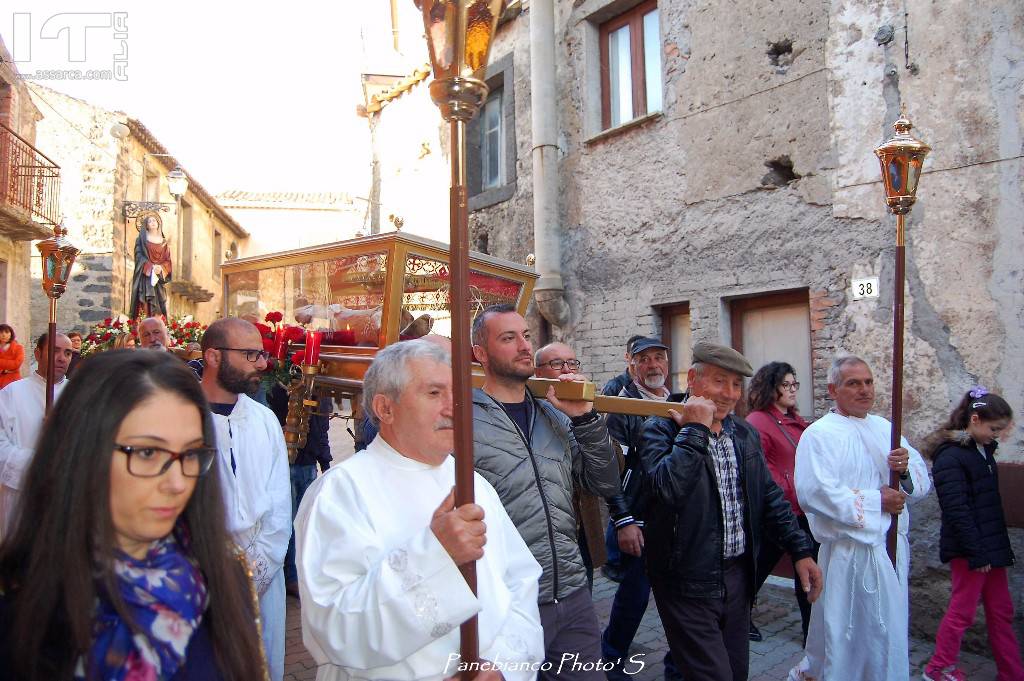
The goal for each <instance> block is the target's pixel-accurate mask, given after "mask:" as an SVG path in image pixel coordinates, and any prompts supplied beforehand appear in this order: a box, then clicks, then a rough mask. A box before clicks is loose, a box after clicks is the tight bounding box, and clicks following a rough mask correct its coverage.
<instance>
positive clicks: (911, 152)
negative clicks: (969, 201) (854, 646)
mask: <svg viewBox="0 0 1024 681" xmlns="http://www.w3.org/2000/svg"><path fill="white" fill-rule="evenodd" d="M892 127H893V128H894V129H895V130H896V134H895V135H894V136H893V137H891V138H889V139H888V140H886V142H885V143H884V144H882V145H881V146H880V147H878V148H877V149H875V155H876V156H878V161H879V163H880V164H881V166H882V182H883V183H884V184H885V203H886V204H887V205H888V206H889V210H890V211H891V212H892V213H893V214H895V215H896V272H895V275H894V282H893V305H892V316H893V319H892V322H893V323H892V327H893V336H892V431H891V440H890V444H891V446H890V449H897V448H899V446H900V440H901V437H902V433H901V430H902V422H903V291H904V286H905V279H906V275H905V271H906V260H907V252H906V243H905V240H904V220H905V218H906V215H907V213H909V212H910V209H911V208H912V207H913V205H914V202H915V201H916V200H917V182H918V180H919V179H920V178H921V168H922V167H923V166H924V159H925V157H926V156H927V155H928V152H929V151H931V150H932V148H931V147H929V146H928V145H927V144H925V143H924V142H922V141H921V140H919V139H916V138H914V137H913V136H912V135H911V134H910V129H911V128H912V127H913V126H912V125H911V124H910V121H909V120H908V119H907V116H906V113H905V112H901V113H900V117H899V120H897V121H896V122H895V123H893V126H892ZM889 486H890V487H891V488H893V489H894V490H899V488H900V477H899V474H897V473H896V472H895V471H890V472H889ZM898 525H899V516H898V514H895V513H894V514H893V516H892V524H891V525H890V526H889V532H888V534H887V535H886V541H885V548H886V551H887V552H888V554H889V560H891V561H892V565H893V568H895V567H896V539H897V534H898V529H899V528H898Z"/></svg>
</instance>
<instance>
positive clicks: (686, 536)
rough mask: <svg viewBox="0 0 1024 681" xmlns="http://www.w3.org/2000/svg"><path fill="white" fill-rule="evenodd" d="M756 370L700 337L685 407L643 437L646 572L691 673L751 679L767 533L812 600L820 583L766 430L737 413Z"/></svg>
mask: <svg viewBox="0 0 1024 681" xmlns="http://www.w3.org/2000/svg"><path fill="white" fill-rule="evenodd" d="M751 374H753V371H752V370H751V367H750V363H749V362H747V360H746V358H744V357H743V355H741V354H740V353H738V352H736V351H735V350H733V349H732V348H729V347H725V346H723V345H716V344H713V343H706V342H703V343H697V344H696V345H694V347H693V363H692V365H691V366H690V370H689V371H688V372H687V384H688V386H689V392H688V393H686V394H684V395H682V396H681V397H680V398H674V399H681V400H682V404H681V405H680V408H679V410H678V411H676V410H672V411H670V413H671V414H672V418H660V417H652V418H650V419H648V421H647V423H646V424H645V426H644V431H643V441H642V443H641V445H640V458H641V462H642V464H643V468H644V471H645V473H646V475H647V476H648V483H649V484H648V487H649V489H650V492H651V498H650V500H649V502H648V511H647V515H646V520H647V526H646V528H645V531H644V534H645V538H646V545H645V552H646V558H647V571H648V575H649V577H650V581H651V588H652V590H653V592H654V600H655V603H657V606H658V613H659V614H660V615H661V621H662V623H663V624H664V627H665V635H666V638H668V642H669V650H670V651H671V653H672V658H673V659H674V660H675V663H676V666H677V667H679V671H681V672H682V674H683V677H684V678H686V679H687V681H741V680H745V679H746V678H747V671H748V666H749V648H748V646H749V642H748V640H747V634H748V631H749V628H750V600H751V597H752V595H753V592H752V590H751V584H752V583H753V582H754V580H755V578H756V575H755V574H754V573H755V570H756V569H757V568H756V565H755V563H756V561H754V560H753V556H756V555H757V552H758V550H759V548H760V544H761V542H762V541H763V539H764V536H765V534H767V536H768V537H770V538H771V539H772V540H774V541H775V542H776V543H777V544H779V546H782V547H783V548H784V549H786V551H787V552H788V553H789V554H790V555H791V556H792V557H793V561H794V563H795V565H796V572H797V575H798V576H799V577H800V581H801V583H802V585H803V588H804V590H805V591H806V592H807V594H808V600H810V601H811V602H813V601H814V600H816V599H817V597H818V594H819V593H820V592H821V586H822V577H821V571H820V570H819V569H818V566H817V565H816V564H815V563H814V560H813V559H812V558H811V542H810V540H809V539H808V538H807V535H806V534H804V531H803V530H802V529H800V526H799V525H798V524H797V520H796V516H794V515H793V510H792V508H791V507H790V505H789V502H787V501H786V499H785V497H784V496H783V493H782V489H781V488H780V487H779V486H778V485H777V484H775V481H774V480H773V479H772V476H771V475H770V474H769V472H768V467H767V464H766V463H765V460H764V455H763V453H762V452H761V438H760V436H759V435H758V433H757V431H756V430H755V429H754V428H753V427H752V426H750V425H749V424H748V423H747V422H746V421H744V420H743V419H741V418H739V417H738V416H736V415H735V414H733V413H732V411H733V408H734V407H735V406H736V402H737V401H739V399H740V396H741V395H742V392H743V377H744V376H750V375H751ZM670 399H673V398H670Z"/></svg>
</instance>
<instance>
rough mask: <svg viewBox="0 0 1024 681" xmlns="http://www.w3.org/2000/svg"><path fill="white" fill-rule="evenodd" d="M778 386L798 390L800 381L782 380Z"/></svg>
mask: <svg viewBox="0 0 1024 681" xmlns="http://www.w3.org/2000/svg"><path fill="white" fill-rule="evenodd" d="M779 387H780V388H782V389H783V390H799V389H800V381H793V382H792V383H790V382H789V381H783V382H782V383H780V384H779Z"/></svg>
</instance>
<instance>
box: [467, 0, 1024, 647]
mask: <svg viewBox="0 0 1024 681" xmlns="http://www.w3.org/2000/svg"><path fill="white" fill-rule="evenodd" d="M634 4H636V3H632V2H628V1H619V2H615V1H610V0H576V1H575V2H569V1H568V0H562V1H559V2H556V62H557V69H558V72H557V80H558V83H557V87H556V91H557V92H559V93H560V94H559V99H558V101H557V109H558V116H559V130H560V135H559V168H558V175H557V181H558V183H559V190H560V191H559V196H560V197H561V198H560V206H559V218H560V222H561V224H560V225H559V228H560V229H561V232H562V239H561V241H562V248H563V254H562V264H563V277H564V280H565V284H566V289H567V295H568V300H569V302H570V306H571V308H572V322H571V325H570V326H568V327H565V328H552V329H550V335H551V336H552V337H553V338H557V339H561V340H565V341H566V342H568V343H570V344H571V345H573V347H574V348H575V349H576V352H577V354H578V355H579V356H580V358H581V360H582V361H583V363H584V366H585V367H587V370H588V372H589V373H590V374H591V375H592V376H593V377H594V379H595V380H596V381H598V382H603V381H605V380H607V379H609V378H611V377H612V376H613V375H615V374H617V373H618V372H620V371H621V369H622V344H623V342H624V340H625V339H626V338H627V337H628V336H629V335H631V334H633V333H637V332H642V333H653V334H658V333H661V331H662V329H661V328H660V324H661V317H660V314H659V310H658V308H659V307H660V306H662V305H668V304H677V303H688V304H689V309H690V319H691V332H692V337H693V340H694V341H695V342H696V341H698V340H702V339H709V340H720V341H722V342H727V343H728V342H729V341H730V338H731V335H730V326H731V324H730V323H731V319H730V305H731V303H732V301H734V300H737V299H740V298H743V297H746V296H750V295H753V294H761V293H768V292H776V291H786V290H792V289H801V290H807V291H808V298H809V312H810V318H811V348H812V365H813V381H814V412H815V413H814V414H813V416H820V415H821V414H822V413H824V411H825V410H826V409H827V408H828V406H829V403H828V401H827V399H826V397H827V390H826V385H825V384H826V370H827V367H828V364H829V363H830V361H831V358H832V357H833V355H834V354H835V353H836V352H839V351H850V352H856V353H857V354H860V355H862V356H864V357H865V358H866V359H867V360H868V361H869V362H870V363H871V365H872V367H873V368H874V371H875V377H876V382H877V384H878V385H879V391H878V398H879V399H878V402H877V404H876V408H875V411H876V413H879V414H887V413H888V411H889V408H890V399H889V394H888V393H889V391H888V390H886V389H885V387H884V386H887V385H889V384H890V381H891V373H892V364H891V355H890V352H891V340H892V306H893V291H892V285H891V281H892V276H893V253H894V241H895V238H894V220H893V218H892V217H891V216H889V215H887V214H886V212H885V206H884V203H883V201H882V188H881V184H880V182H879V171H878V163H877V161H876V159H875V157H874V155H873V154H872V149H873V148H874V147H875V146H877V145H878V144H879V143H880V142H882V141H883V140H884V139H885V138H886V137H888V136H889V135H891V132H892V131H891V128H890V127H889V124H890V123H891V122H892V121H893V120H895V119H896V118H897V116H898V113H899V104H900V102H901V101H902V102H903V103H905V104H906V105H907V106H908V112H909V114H910V116H911V118H912V120H913V121H914V123H915V125H916V129H915V133H916V134H917V135H918V136H919V137H921V138H922V139H924V140H926V141H927V142H929V143H930V144H931V145H932V146H933V148H934V151H933V153H932V155H931V156H930V157H929V159H928V162H927V164H926V166H925V174H924V176H923V177H922V180H921V187H920V190H919V199H918V203H917V205H916V206H915V208H914V211H913V213H912V214H911V216H910V219H909V221H908V247H907V251H908V255H907V262H908V267H907V289H906V315H907V318H906V334H905V336H906V341H905V366H906V371H905V383H906V389H905V395H904V431H905V433H906V434H907V436H908V437H909V438H910V439H911V441H912V442H913V443H915V444H920V443H921V442H922V440H923V438H924V436H925V435H926V434H927V433H929V432H930V431H931V430H932V429H933V428H935V427H936V425H937V424H938V423H939V422H940V421H941V420H942V419H943V418H944V417H945V416H946V414H947V413H948V411H949V409H950V405H951V403H952V402H953V401H955V400H956V399H958V398H959V396H960V395H962V394H963V391H965V390H966V388H967V387H968V386H969V385H971V384H972V383H976V382H981V383H984V384H985V385H987V386H989V387H990V388H992V389H994V390H996V391H999V392H1001V393H1002V394H1003V395H1004V396H1006V398H1007V399H1008V400H1009V401H1010V403H1011V404H1012V405H1014V406H1015V407H1016V408H1017V409H1018V411H1020V410H1022V409H1024V364H1022V363H1021V361H1020V356H1021V350H1024V316H1022V315H1024V312H1022V310H1024V272H1022V270H1021V269H1020V267H1019V265H1017V264H1014V263H1015V262H1016V260H1018V259H1019V254H1020V252H1021V250H1022V248H1021V247H1022V246H1024V244H1022V241H1024V233H1022V232H1021V229H1020V225H1021V223H1022V221H1024V198H1022V197H1024V167H1022V162H1021V159H1020V156H1021V153H1022V147H1024V143H1022V136H1021V128H1022V124H1024V101H1022V97H1024V95H1022V92H1024V87H1022V84H1024V6H1021V5H1019V3H1011V2H1007V1H1000V2H996V3H992V4H990V5H986V9H985V10H984V11H978V7H977V6H962V7H961V6H958V5H953V6H951V5H949V4H948V3H947V4H943V5H934V4H928V3H924V2H913V1H912V2H909V3H907V4H908V12H909V17H910V18H909V21H910V31H911V60H912V62H914V68H913V69H908V68H906V64H905V63H904V57H903V36H904V33H903V31H902V30H901V29H902V27H903V22H904V16H903V5H902V3H898V2H895V1H891V2H882V3H878V2H868V1H867V0H858V1H854V2H846V3H828V2H822V1H821V0H817V1H813V2H811V1H804V0H783V1H776V2H769V1H768V0H755V1H754V2H751V3H747V4H746V5H745V6H744V11H743V12H742V13H740V14H737V13H736V11H735V6H734V5H732V4H729V3H694V2H689V1H684V0H662V1H661V2H659V12H660V23H661V42H662V47H663V49H662V62H663V63H662V76H663V86H664V105H663V107H662V111H660V112H657V113H655V114H654V115H652V116H649V117H648V118H646V119H645V120H643V121H641V122H639V124H636V125H625V126H622V127H621V128H620V129H617V130H613V131H610V132H603V131H601V129H600V85H599V73H598V70H597V62H596V54H597V50H598V47H599V45H598V42H597V41H598V32H597V31H598V29H597V26H598V24H599V23H600V21H603V20H606V19H607V18H609V17H611V16H615V14H617V13H618V12H621V11H623V10H624V9H627V8H628V7H629V6H631V5H634ZM529 20H530V16H529V12H528V11H527V12H525V13H524V14H522V15H521V16H520V17H519V18H518V19H516V20H515V21H513V22H511V23H510V24H508V25H506V26H505V27H504V28H503V29H502V30H501V32H500V33H499V36H498V39H497V41H496V44H495V47H494V51H493V55H492V62H493V61H495V60H497V59H500V58H502V57H503V56H504V55H505V54H508V53H510V52H511V53H512V54H513V57H514V61H515V68H516V93H515V96H516V118H515V120H516V145H515V147H516V149H517V150H518V155H519V158H518V165H517V170H518V188H517V191H516V193H515V195H514V196H513V197H512V198H511V199H509V200H508V201H506V202H504V203H500V204H497V205H495V206H492V207H489V208H486V209H483V210H480V211H477V212H476V213H474V215H473V216H472V219H471V226H472V229H473V235H474V239H476V240H477V242H478V243H486V244H487V245H488V248H489V251H490V252H491V253H493V254H494V255H497V256H500V257H506V258H510V259H513V260H520V261H521V260H522V258H523V256H525V254H526V253H528V252H530V251H531V250H532V248H533V246H532V243H533V239H532V236H533V234H532V230H533V224H532V222H533V221H532V205H531V201H532V197H531V194H532V192H531V190H530V187H531V182H532V169H531V167H530V166H531V162H530V149H531V138H530V86H529V81H528V74H529V42H530V41H529ZM885 24H891V25H892V26H895V27H897V29H900V30H897V31H896V40H895V41H893V42H891V43H889V44H887V45H879V44H877V43H876V41H875V40H874V38H873V36H874V35H875V34H876V31H878V29H879V28H881V27H882V26H884V25H885ZM724 27H727V30H726V28H724ZM915 36H917V40H914V37H915ZM972 46H974V47H972ZM967 54H973V55H975V56H974V57H972V58H970V59H967V58H964V55H967ZM871 275H877V276H879V278H880V281H881V283H882V286H881V290H882V292H881V297H880V298H877V299H867V300H859V301H854V300H853V299H852V295H851V292H850V281H851V279H853V278H859V277H864V276H871ZM540 327H541V328H539V329H538V331H540V332H541V333H539V334H538V337H542V336H543V335H545V333H546V332H547V325H546V324H541V325H540ZM1022 449H1024V420H1021V419H1018V425H1017V429H1016V430H1015V431H1014V432H1013V433H1012V434H1011V436H1010V438H1009V439H1008V441H1007V442H1005V443H1004V444H1003V446H1002V450H1001V452H1002V453H1001V457H1002V458H1003V459H1005V460H1007V461H1009V462H1015V461H1016V462H1024V451H1022ZM937 533H938V518H937V502H936V500H935V497H934V495H932V497H930V498H929V499H928V500H926V501H924V502H922V504H921V505H920V506H918V507H917V508H916V509H915V520H914V529H913V532H912V542H913V559H912V562H913V566H914V567H913V577H912V580H913V582H912V583H913V589H914V597H913V606H912V607H913V615H912V617H913V627H914V630H915V632H916V633H918V634H920V635H924V636H932V635H934V631H935V628H936V626H937V624H938V618H939V617H940V616H941V613H942V612H943V611H944V610H945V600H946V599H947V598H948V592H949V581H948V569H947V568H945V567H943V566H940V565H939V564H938V549H937ZM1011 534H1012V538H1013V541H1014V543H1015V545H1016V546H1017V547H1018V548H1019V547H1020V545H1021V542H1022V541H1024V531H1022V530H1019V529H1018V530H1011ZM1018 555H1024V554H1021V553H1020V551H1018ZM1018 572H1019V571H1018ZM1012 579H1013V583H1012V587H1011V588H1012V591H1013V593H1014V599H1015V604H1016V609H1017V612H1018V619H1017V624H1018V629H1019V630H1021V629H1022V627H1021V622H1022V621H1024V620H1022V616H1021V614H1020V613H1022V611H1024V578H1022V577H1021V575H1019V574H1014V575H1013V577H1012ZM973 631H974V632H975V633H976V632H977V631H979V628H978V626H976V627H975V629H974V630H973ZM969 643H970V645H973V646H976V645H977V644H978V640H977V638H976V636H975V634H972V637H971V638H969Z"/></svg>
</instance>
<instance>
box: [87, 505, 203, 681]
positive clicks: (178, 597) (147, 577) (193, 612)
mask: <svg viewBox="0 0 1024 681" xmlns="http://www.w3.org/2000/svg"><path fill="white" fill-rule="evenodd" d="M189 543H190V542H189V539H188V533H187V532H186V531H185V529H184V526H182V525H180V524H179V526H178V529H177V530H176V531H175V532H174V533H172V534H170V535H168V536H166V537H164V538H163V539H161V540H160V541H158V542H156V543H155V544H153V546H152V547H151V548H150V550H149V552H148V553H147V554H146V557H145V558H143V559H141V560H139V559H136V558H132V557H131V556H129V555H127V554H124V553H121V552H120V551H118V552H117V559H116V560H115V563H114V571H115V573H116V574H117V577H118V588H119V590H120V596H121V599H122V600H123V601H124V603H125V605H126V606H127V607H128V609H129V611H130V612H131V615H132V619H133V620H134V624H135V626H136V627H137V628H138V630H139V631H140V633H137V634H136V633H133V631H132V628H131V627H130V626H129V625H128V623H127V622H125V621H124V620H123V619H121V616H120V615H118V613H117V611H116V610H114V607H113V606H112V605H111V604H110V602H109V599H106V598H102V597H101V598H98V599H97V604H96V617H95V623H94V625H93V637H94V638H93V645H92V650H91V652H90V654H89V656H88V659H80V660H79V662H78V665H77V669H76V670H75V679H86V678H90V679H104V680H107V679H110V680H111V681H165V680H166V679H170V678H171V677H172V676H174V674H175V673H177V671H178V669H179V668H180V667H181V666H182V665H184V663H185V650H186V648H188V644H189V641H190V640H191V638H192V634H193V632H195V631H196V629H198V628H199V624H200V622H202V619H203V613H204V612H205V610H206V606H207V603H208V598H207V592H206V583H205V582H204V581H203V576H202V573H201V572H200V571H199V565H198V564H197V563H196V561H195V559H194V558H193V557H192V556H191V555H189V551H188V548H189ZM86 665H88V673H87V672H86V669H85V666H86Z"/></svg>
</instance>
